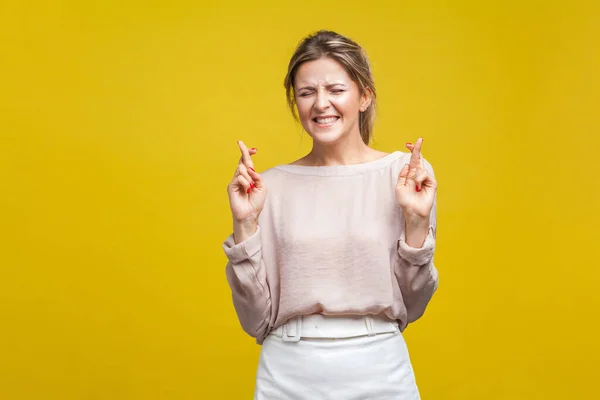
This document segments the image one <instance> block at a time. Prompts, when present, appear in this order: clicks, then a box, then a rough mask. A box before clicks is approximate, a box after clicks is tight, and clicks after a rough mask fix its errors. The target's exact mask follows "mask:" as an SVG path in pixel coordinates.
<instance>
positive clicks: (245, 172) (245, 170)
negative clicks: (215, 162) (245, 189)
mask: <svg viewBox="0 0 600 400" xmlns="http://www.w3.org/2000/svg"><path fill="white" fill-rule="evenodd" d="M238 171H239V174H240V175H241V176H243V177H244V179H246V180H247V181H248V182H249V183H250V189H252V188H254V179H252V178H251V177H250V174H248V172H249V171H248V168H246V166H245V165H244V164H240V165H239V166H238Z"/></svg>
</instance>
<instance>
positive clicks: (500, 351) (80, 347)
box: [0, 0, 600, 400]
mask: <svg viewBox="0 0 600 400" xmlns="http://www.w3.org/2000/svg"><path fill="white" fill-rule="evenodd" d="M491 3H498V5H492V4H491ZM500 4H501V5H500ZM319 28H328V29H333V30H337V31H339V32H340V33H343V34H346V35H349V36H350V37H352V38H354V39H355V40H357V41H358V42H359V43H361V44H362V45H363V46H364V47H365V48H366V50H367V52H368V54H369V55H370V57H371V60H372V64H373V68H374V73H375V79H376V84H377V89H378V91H379V105H380V108H379V117H378V120H377V125H376V132H375V134H376V141H375V143H374V147H376V148H378V149H381V150H385V151H393V150H396V149H403V144H404V143H405V142H406V141H414V140H415V139H416V138H417V137H418V136H423V137H425V142H424V154H425V156H426V157H427V159H428V160H429V161H431V163H432V164H433V166H434V168H435V171H436V175H437V178H438V181H439V192H438V207H439V209H438V213H439V214H438V227H439V229H438V248H437V253H436V266H437V267H438V269H439V271H440V289H439V291H438V293H437V294H436V296H435V297H434V300H433V301H432V303H431V305H430V307H429V309H428V311H427V313H426V314H425V316H424V317H423V319H422V320H420V321H419V322H417V323H415V324H414V325H411V326H410V327H409V328H408V329H407V331H406V338H407V341H408V343H409V348H410V351H411V355H412V359H413V364H414V367H415V370H416V374H417V380H418V383H419V386H420V388H421V392H422V397H423V399H426V400H432V399H457V400H467V399H484V400H487V399H490V400H491V399H511V400H512V399H527V400H531V399H576V400H579V399H598V398H600V394H599V390H598V379H599V378H600V376H599V372H598V363H599V362H600V346H599V345H598V339H599V337H600V332H599V331H600V330H599V329H598V310H599V307H600V297H599V296H598V292H599V291H600V288H599V285H598V284H599V279H598V278H599V277H600V272H599V269H600V268H599V267H600V262H599V257H600V252H599V247H600V245H599V244H598V243H597V241H598V240H597V239H598V232H599V230H600V224H599V222H600V217H599V214H600V213H599V207H598V205H599V203H600V190H599V189H600V187H599V186H600V185H599V182H600V179H599V178H598V176H599V173H600V168H599V165H600V163H599V160H598V158H599V156H598V150H599V145H600V141H599V139H598V133H599V128H600V117H599V114H600V110H599V105H600V78H599V72H600V3H599V2H598V1H595V0H589V1H577V0H573V1H565V2H560V3H559V2H542V1H508V2H484V1H455V2H446V1H439V0H436V1H425V2H414V1H411V2H406V1H402V2H399V3H396V2H390V3H389V4H385V3H376V4H370V3H369V2H365V1H329V2H328V1H314V0H307V1H302V2H294V3H288V2H269V3H267V2H263V3H258V4H257V3H254V4H253V2H246V1H226V2H217V1H204V2H202V1H200V2H198V1H171V2H167V1H157V0H154V1H114V0H113V1H102V2H85V1H79V2H76V1H30V2H19V1H16V0H14V1H2V2H0V135H1V136H0V138H1V142H0V170H1V171H2V172H1V174H2V176H1V182H2V185H1V188H0V210H1V211H0V217H1V220H0V224H1V228H2V229H1V237H0V239H1V240H0V262H1V268H0V399H2V400H4V399H6V400H16V399H43V400H50V399H61V400H69V399H149V400H151V399H249V398H251V394H252V391H253V385H254V373H255V368H256V363H257V357H258V353H259V349H260V347H259V346H257V345H255V344H254V341H253V340H252V339H251V338H249V337H247V336H245V334H244V333H243V332H242V330H241V328H240V327H239V323H238V321H237V319H236V316H235V313H234V310H233V307H232V304H231V299H230V293H229V289H228V287H227V283H226V280H225V273H224V267H225V261H226V260H225V256H224V254H223V252H222V249H221V243H222V241H223V240H224V239H225V237H226V236H227V235H229V233H230V231H231V217H230V214H229V206H228V203H227V196H226V191H225V188H226V185H227V183H228V181H229V179H230V178H231V176H232V174H233V171H234V168H235V165H236V163H237V158H238V153H237V147H236V140H237V139H243V140H244V141H245V142H246V143H247V144H248V145H250V146H254V147H257V148H258V149H259V153H258V155H256V156H255V163H256V165H257V168H258V169H259V170H264V169H266V168H269V167H272V166H274V165H276V164H280V163H287V162H291V161H292V160H294V159H296V158H299V157H301V156H302V155H304V154H305V153H306V151H307V150H308V149H309V148H310V140H309V139H308V137H307V136H306V134H302V131H301V129H300V127H299V126H298V125H297V124H295V123H294V122H293V120H292V118H291V116H290V114H289V112H288V110H287V109H286V105H285V96H284V90H283V87H282V81H283V77H284V75H285V72H286V66H287V62H288V59H289V57H290V56H291V54H292V52H293V49H294V47H295V45H296V43H297V42H298V41H299V40H300V39H301V38H302V37H303V36H304V35H306V34H308V33H309V32H312V31H314V30H316V29H319Z"/></svg>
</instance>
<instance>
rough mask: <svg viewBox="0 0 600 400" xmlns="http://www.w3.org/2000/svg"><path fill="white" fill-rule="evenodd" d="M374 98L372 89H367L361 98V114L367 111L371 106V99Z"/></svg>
mask: <svg viewBox="0 0 600 400" xmlns="http://www.w3.org/2000/svg"><path fill="white" fill-rule="evenodd" d="M372 98H373V91H372V90H371V88H366V89H365V90H364V91H363V93H362V95H361V96H360V112H365V111H367V108H369V106H370V105H371V99H372Z"/></svg>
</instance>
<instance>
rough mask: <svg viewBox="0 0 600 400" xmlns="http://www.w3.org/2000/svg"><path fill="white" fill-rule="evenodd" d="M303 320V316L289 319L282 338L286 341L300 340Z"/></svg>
mask: <svg viewBox="0 0 600 400" xmlns="http://www.w3.org/2000/svg"><path fill="white" fill-rule="evenodd" d="M301 328H302V320H301V317H296V318H294V320H293V321H288V322H286V323H285V325H284V327H283V336H282V339H283V341H284V342H299V341H300V337H301Z"/></svg>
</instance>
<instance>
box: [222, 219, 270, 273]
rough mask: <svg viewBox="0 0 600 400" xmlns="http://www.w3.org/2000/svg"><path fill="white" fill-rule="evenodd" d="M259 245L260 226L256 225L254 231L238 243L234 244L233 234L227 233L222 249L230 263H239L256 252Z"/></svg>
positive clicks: (258, 249)
mask: <svg viewBox="0 0 600 400" xmlns="http://www.w3.org/2000/svg"><path fill="white" fill-rule="evenodd" d="M260 245H261V242H260V227H257V229H256V232H254V234H253V235H252V236H250V237H249V238H248V239H246V240H244V241H243V242H239V243H238V244H235V240H234V238H233V234H231V235H229V237H228V238H227V239H225V241H224V242H223V250H224V251H225V255H226V256H227V258H228V259H229V261H231V263H232V264H239V263H240V262H242V261H244V260H248V259H250V258H251V257H252V256H254V255H255V254H256V253H258V252H259V251H260Z"/></svg>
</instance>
